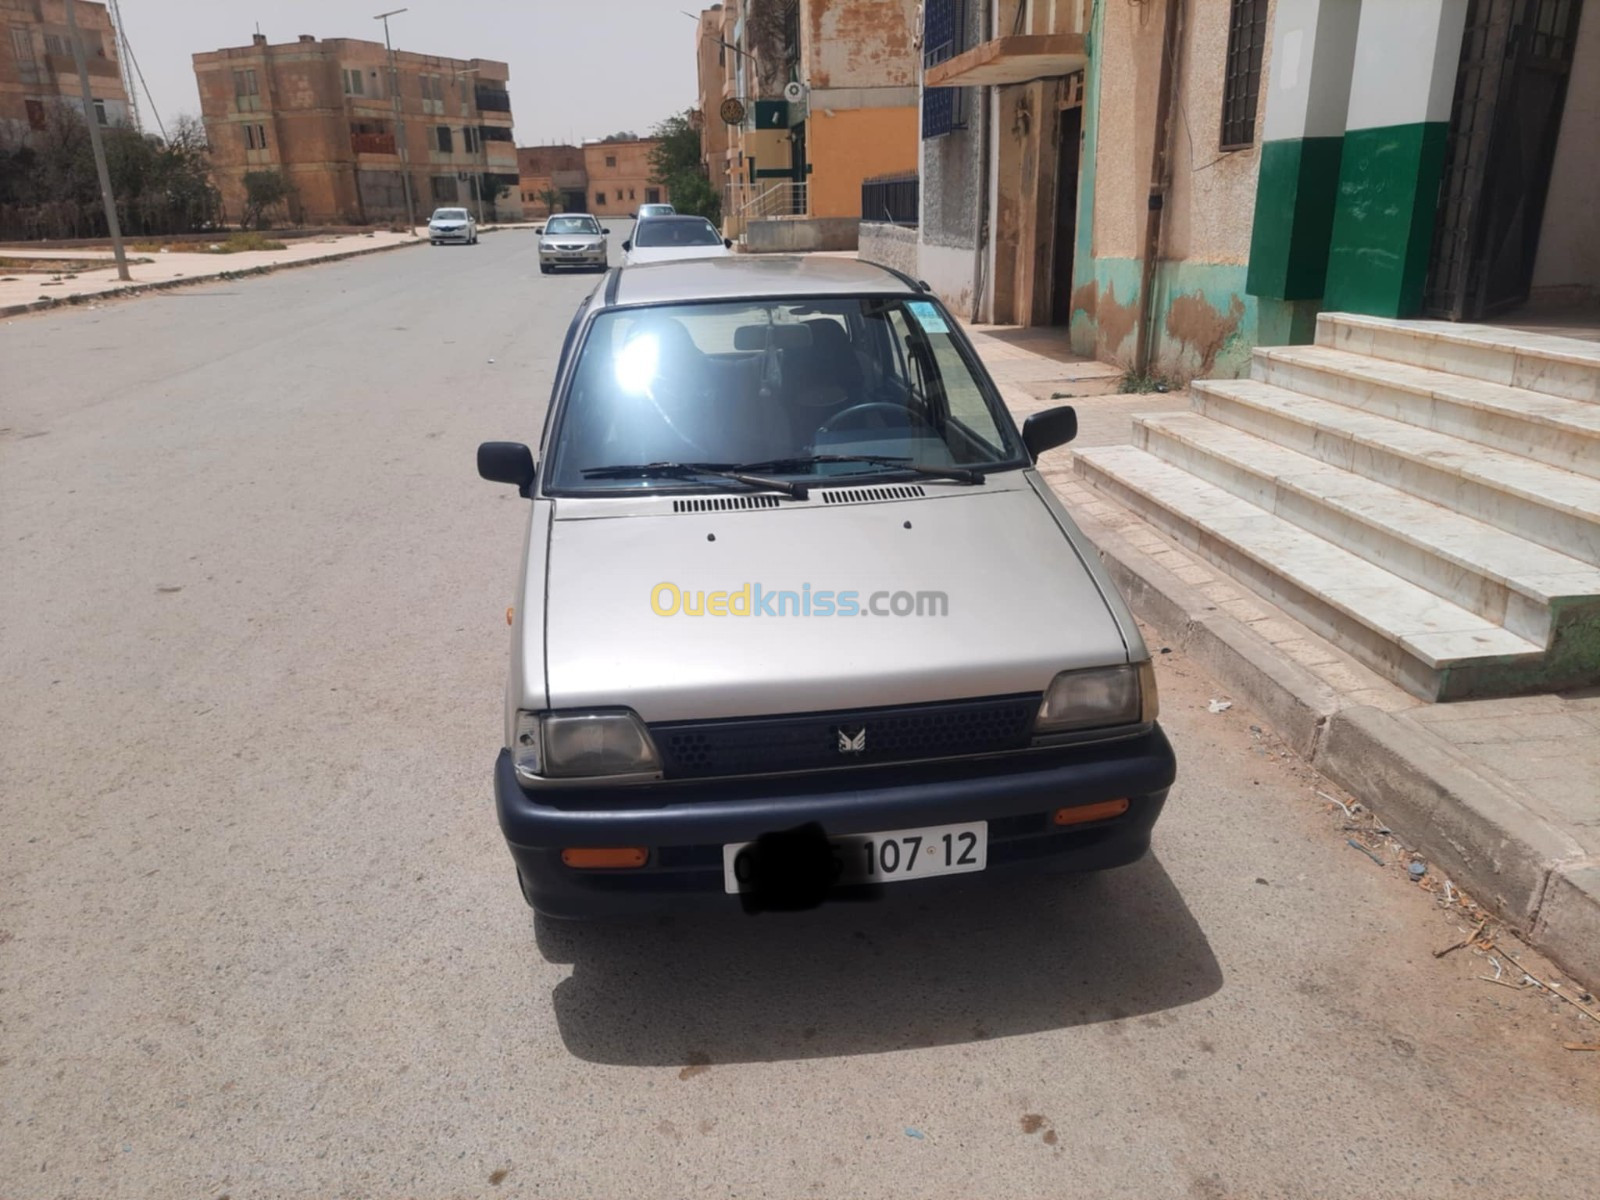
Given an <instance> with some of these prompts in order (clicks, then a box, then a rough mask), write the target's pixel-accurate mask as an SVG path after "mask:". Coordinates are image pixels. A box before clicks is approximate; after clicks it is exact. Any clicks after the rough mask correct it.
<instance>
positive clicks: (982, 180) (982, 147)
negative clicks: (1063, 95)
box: [972, 3, 993, 325]
mask: <svg viewBox="0 0 1600 1200" xmlns="http://www.w3.org/2000/svg"><path fill="white" fill-rule="evenodd" d="M992 24H993V13H992V11H991V9H990V5H989V4H987V3H986V4H984V6H983V11H982V12H981V13H980V14H979V17H978V27H979V28H980V29H981V30H983V34H982V36H984V37H985V38H987V37H988V36H990V34H989V27H990V26H991V25H992ZM992 94H993V92H992V89H991V88H990V87H988V86H984V87H982V88H979V89H978V233H977V246H976V248H975V249H974V251H973V260H972V324H974V325H976V324H977V323H978V321H979V318H980V316H981V314H982V310H983V289H984V285H985V282H986V281H985V275H986V272H985V270H984V266H985V263H986V260H987V259H988V248H989V107H990V106H989V100H990V96H991V95H992Z"/></svg>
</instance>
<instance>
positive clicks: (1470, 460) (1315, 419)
mask: <svg viewBox="0 0 1600 1200" xmlns="http://www.w3.org/2000/svg"><path fill="white" fill-rule="evenodd" d="M1191 391H1192V393H1193V396H1194V403H1195V408H1196V411H1198V412H1201V413H1203V414H1204V415H1206V416H1208V417H1211V418H1212V419H1213V420H1216V421H1219V422H1221V423H1222V424H1225V425H1231V426H1233V427H1234V428H1236V429H1241V430H1243V431H1244V432H1246V433H1253V434H1257V435H1258V436H1261V437H1263V438H1265V439H1266V440H1268V441H1271V442H1275V443H1277V444H1278V445H1282V446H1287V447H1289V448H1290V449H1293V450H1298V451H1300V452H1301V453H1303V454H1307V455H1309V456H1311V457H1313V458H1316V459H1319V460H1320V461H1322V462H1325V463H1329V464H1331V465H1333V466H1336V467H1340V468H1342V469H1344V470H1346V471H1350V472H1352V473H1354V474H1357V475H1361V476H1364V477H1366V478H1368V479H1373V480H1376V481H1378V482H1380V483H1386V484H1390V485H1392V486H1394V487H1397V488H1399V489H1400V490H1402V491H1405V492H1409V493H1411V494H1412V495H1415V496H1421V497H1422V498H1424V499H1427V500H1432V501H1434V502H1436V503H1438V504H1441V505H1444V506H1445V507H1447V508H1450V509H1454V510H1455V511H1457V512H1461V513H1465V514H1466V515H1468V516H1472V517H1476V518H1478V519H1479V520H1482V521H1485V522H1487V523H1489V524H1491V525H1495V526H1498V527H1499V528H1501V529H1505V530H1508V531H1510V532H1512V533H1515V534H1518V535H1520V536H1522V537H1525V538H1527V539H1529V540H1530V541H1534V542H1538V543H1539V544H1540V545H1543V546H1548V547H1549V548H1550V549H1552V550H1557V551H1560V552H1561V553H1563V554H1569V555H1571V556H1573V557H1574V558H1579V559H1582V560H1583V561H1584V562H1587V563H1591V564H1594V565H1600V479H1595V478H1593V477H1591V476H1588V475H1579V474H1577V473H1575V472H1572V471H1564V470H1562V469H1561V468H1559V467H1552V466H1548V465H1546V464H1544V463H1538V462H1533V461H1531V460H1529V459H1526V458H1522V457H1520V456H1518V455H1515V454H1510V453H1508V452H1506V451H1504V450H1496V449H1493V448H1491V447H1487V446H1481V445H1479V444H1477V443H1475V442H1469V441H1465V440H1463V439H1461V438H1458V437H1452V436H1451V435H1449V434H1445V433H1438V432H1436V431H1434V430H1432V429H1424V428H1421V427H1420V426H1416V425H1407V424H1405V423H1403V422H1401V421H1394V420H1391V419H1389V418H1387V417H1381V416H1377V415H1375V414H1372V413H1367V412H1362V411H1360V410H1358V409H1353V408H1350V407H1348V406H1346V405H1343V404H1338V403H1335V402H1334V401H1331V400H1321V399H1317V398H1315V397H1312V396H1304V395H1301V394H1300V393H1298V392H1291V391H1288V390H1287V389H1285V388H1281V387H1277V386H1276V385H1274V384H1270V383H1262V382H1260V381H1258V380H1251V379H1238V380H1208V381H1204V382H1202V381H1196V382H1195V383H1193V384H1192V385H1191Z"/></svg>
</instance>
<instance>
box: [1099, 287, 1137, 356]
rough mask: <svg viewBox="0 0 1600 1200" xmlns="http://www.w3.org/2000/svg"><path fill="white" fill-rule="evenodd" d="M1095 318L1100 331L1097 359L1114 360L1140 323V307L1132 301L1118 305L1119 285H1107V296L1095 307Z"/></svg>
mask: <svg viewBox="0 0 1600 1200" xmlns="http://www.w3.org/2000/svg"><path fill="white" fill-rule="evenodd" d="M1095 318H1096V324H1097V325H1098V326H1099V330H1100V344H1099V347H1098V352H1099V353H1098V355H1097V357H1105V358H1108V359H1113V360H1114V359H1115V358H1116V357H1117V350H1118V348H1119V347H1120V346H1121V345H1122V343H1123V342H1125V341H1127V340H1128V335H1129V334H1130V333H1132V332H1133V327H1134V326H1135V325H1137V324H1138V323H1139V306H1138V305H1137V304H1135V303H1133V302H1132V301H1129V302H1128V303H1127V304H1118V303H1117V285H1116V284H1114V283H1112V284H1107V285H1106V294H1105V295H1104V296H1102V297H1100V300H1099V302H1098V303H1097V304H1096V306H1095Z"/></svg>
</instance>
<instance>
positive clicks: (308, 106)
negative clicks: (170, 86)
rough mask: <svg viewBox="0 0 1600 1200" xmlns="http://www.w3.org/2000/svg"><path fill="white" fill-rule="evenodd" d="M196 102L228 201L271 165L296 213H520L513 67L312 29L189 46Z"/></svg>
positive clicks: (228, 206) (230, 208) (314, 217)
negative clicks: (202, 49)
mask: <svg viewBox="0 0 1600 1200" xmlns="http://www.w3.org/2000/svg"><path fill="white" fill-rule="evenodd" d="M194 71H195V79H196V82H197V83H198V85H199V88H200V101H201V112H202V115H203V117H204V120H205V125H206V134H207V137H208V138H209V139H210V142H211V148H212V161H213V163H214V166H215V174H216V180H217V185H218V187H219V188H220V189H221V191H222V198H223V205H224V208H225V211H226V212H227V213H228V215H229V216H230V217H231V218H236V217H237V215H238V214H239V213H240V211H241V210H242V208H243V205H244V176H245V175H246V174H247V173H249V172H251V171H265V170H277V171H281V172H282V173H283V174H284V176H285V177H286V178H287V180H288V182H289V183H290V184H291V186H292V188H293V194H292V197H291V199H290V201H289V214H288V215H289V217H290V218H291V219H292V220H294V221H296V222H298V223H305V224H335V223H348V224H367V223H371V222H379V221H393V220H396V219H404V217H405V214H406V189H407V184H409V187H410V192H411V198H412V205H413V207H414V210H415V212H416V214H417V217H418V219H419V220H421V219H423V218H425V217H426V216H427V214H428V213H429V212H431V211H432V210H433V208H434V207H435V206H437V205H440V204H464V205H467V206H470V207H481V208H482V211H483V214H484V218H485V219H486V220H494V219H502V220H505V219H517V218H520V217H521V216H522V211H523V205H522V190H521V187H520V184H521V177H520V172H519V168H518V163H517V151H516V143H515V141H514V140H513V135H512V115H511V96H510V93H509V91H508V90H507V83H508V81H509V78H510V70H509V68H508V67H507V65H506V64H505V63H503V62H496V61H494V60H492V59H483V58H474V59H458V58H444V57H440V56H437V55H430V54H417V53H414V52H411V51H402V50H397V51H395V53H394V61H393V68H392V70H391V64H390V58H389V54H388V52H387V51H386V49H385V47H384V45H383V43H381V42H369V41H361V40H357V39H353V38H329V39H325V40H321V41H319V40H318V39H316V38H315V37H312V36H310V35H302V36H301V37H300V38H299V39H298V40H296V41H293V42H289V43H285V44H279V45H272V44H269V43H268V41H267V39H266V37H265V36H263V35H261V34H257V35H256V36H255V37H254V38H252V39H251V42H250V44H249V45H247V46H236V47H232V48H229V49H224V50H213V51H210V52H209V53H204V54H196V55H195V56H194Z"/></svg>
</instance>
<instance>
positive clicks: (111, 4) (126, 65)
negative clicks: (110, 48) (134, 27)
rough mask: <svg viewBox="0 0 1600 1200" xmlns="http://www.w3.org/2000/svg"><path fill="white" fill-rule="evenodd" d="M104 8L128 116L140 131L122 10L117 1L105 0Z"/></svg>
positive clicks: (131, 59) (141, 127) (131, 58)
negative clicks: (126, 100)
mask: <svg viewBox="0 0 1600 1200" xmlns="http://www.w3.org/2000/svg"><path fill="white" fill-rule="evenodd" d="M106 6H107V7H108V8H110V10H111V36H112V38H113V39H114V40H115V41H116V44H117V69H118V70H119V71H121V72H122V90H123V92H124V93H126V95H127V97H128V116H129V118H130V119H131V120H132V121H133V127H134V128H135V129H139V130H142V129H143V128H144V122H142V121H141V120H140V119H139V89H138V88H136V87H134V85H133V51H132V50H130V49H128V33H127V29H126V28H125V27H124V26H123V24H122V10H121V9H120V8H119V7H118V5H117V0H106Z"/></svg>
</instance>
